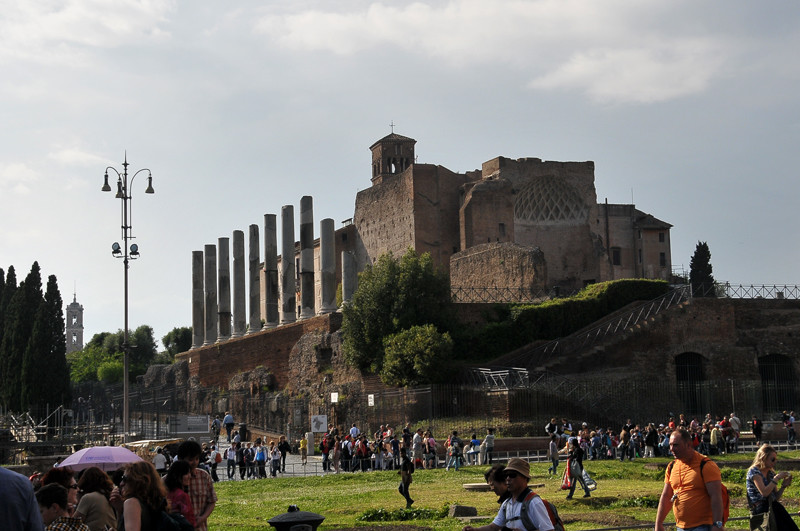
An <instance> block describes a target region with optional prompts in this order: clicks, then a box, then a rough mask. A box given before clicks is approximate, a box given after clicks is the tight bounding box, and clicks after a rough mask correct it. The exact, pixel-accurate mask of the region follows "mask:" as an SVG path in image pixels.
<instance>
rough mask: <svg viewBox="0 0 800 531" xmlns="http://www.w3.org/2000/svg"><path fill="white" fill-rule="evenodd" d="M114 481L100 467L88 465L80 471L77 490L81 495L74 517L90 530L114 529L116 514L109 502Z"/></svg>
mask: <svg viewBox="0 0 800 531" xmlns="http://www.w3.org/2000/svg"><path fill="white" fill-rule="evenodd" d="M113 490H114V483H112V482H111V478H110V477H108V474H106V473H105V472H103V470H102V469H101V468H100V467H96V466H93V467H90V468H87V469H86V470H84V471H83V472H82V473H81V478H80V479H79V480H78V492H79V494H80V495H81V496H80V500H79V501H78V507H77V509H75V517H76V518H80V519H81V520H83V523H84V524H86V525H88V526H89V529H90V530H91V531H106V530H107V529H116V527H117V515H116V514H115V513H114V508H113V507H112V506H111V502H109V500H108V499H109V497H110V496H111V491H113Z"/></svg>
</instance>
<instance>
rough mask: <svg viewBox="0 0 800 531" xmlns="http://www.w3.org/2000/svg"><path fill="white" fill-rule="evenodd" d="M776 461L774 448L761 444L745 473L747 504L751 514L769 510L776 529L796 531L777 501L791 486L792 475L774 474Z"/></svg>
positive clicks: (776, 455) (776, 456)
mask: <svg viewBox="0 0 800 531" xmlns="http://www.w3.org/2000/svg"><path fill="white" fill-rule="evenodd" d="M777 461H778V452H777V451H776V450H775V448H773V447H772V446H770V445H768V444H762V445H761V447H760V448H759V449H758V452H756V457H755V459H753V464H752V465H751V466H750V469H749V470H748V471H747V503H748V505H749V506H750V513H751V514H753V515H756V514H762V513H766V512H767V511H770V510H771V511H772V513H773V515H774V516H775V521H776V522H777V524H778V527H777V528H778V529H781V530H794V531H797V525H796V524H795V523H794V521H793V520H792V517H791V516H789V513H787V512H786V509H785V508H784V507H783V505H781V504H780V502H779V501H778V500H779V499H780V497H781V495H782V494H783V491H784V490H785V489H786V487H788V486H789V485H791V484H792V475H791V474H789V473H788V472H779V473H777V474H776V473H775V463H776V462H777ZM778 482H780V486H778Z"/></svg>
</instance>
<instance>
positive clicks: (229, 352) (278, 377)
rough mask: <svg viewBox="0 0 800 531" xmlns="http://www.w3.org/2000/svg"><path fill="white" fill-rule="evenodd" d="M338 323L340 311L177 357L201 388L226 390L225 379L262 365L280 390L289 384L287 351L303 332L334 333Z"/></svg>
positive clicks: (340, 320) (340, 315)
mask: <svg viewBox="0 0 800 531" xmlns="http://www.w3.org/2000/svg"><path fill="white" fill-rule="evenodd" d="M341 322H342V314H340V313H332V314H328V315H322V316H319V317H313V318H311V319H306V320H304V321H298V322H297V323H294V324H290V325H283V326H279V327H278V328H274V329H272V330H265V331H261V332H256V333H254V334H251V335H248V336H245V337H241V338H237V339H231V340H229V341H226V342H224V343H218V344H216V345H210V346H207V347H201V348H198V349H194V350H189V351H187V352H184V353H182V354H178V355H177V356H176V358H177V359H185V360H186V361H187V362H188V364H189V376H190V377H197V378H199V382H200V385H202V386H204V387H219V388H223V389H227V388H228V382H229V381H230V379H231V378H232V377H233V376H235V375H236V374H237V373H240V372H244V371H249V370H252V369H255V368H256V367H258V366H263V367H265V368H266V369H267V370H268V371H269V372H271V373H272V374H273V375H274V378H275V384H276V387H277V388H278V389H283V388H284V387H286V385H287V383H288V363H289V353H290V352H291V350H292V347H294V346H295V344H296V343H297V342H298V341H299V340H300V338H301V337H302V336H303V334H307V333H311V332H329V333H330V332H335V331H336V330H338V329H339V328H340V327H341Z"/></svg>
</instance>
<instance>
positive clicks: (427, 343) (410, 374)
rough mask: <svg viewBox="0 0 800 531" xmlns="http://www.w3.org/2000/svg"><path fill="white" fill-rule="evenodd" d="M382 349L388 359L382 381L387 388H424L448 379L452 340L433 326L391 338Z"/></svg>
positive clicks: (421, 327)
mask: <svg viewBox="0 0 800 531" xmlns="http://www.w3.org/2000/svg"><path fill="white" fill-rule="evenodd" d="M383 346H384V350H385V352H386V357H385V358H384V361H383V369H382V370H381V380H382V381H383V383H385V384H386V385H396V386H409V385H421V384H427V383H436V382H441V381H443V380H444V379H445V378H447V377H448V374H447V372H446V370H445V369H446V368H447V362H448V360H450V359H451V358H452V354H453V340H452V339H451V338H450V334H448V333H447V332H445V333H444V334H440V333H439V332H438V331H437V330H436V327H435V326H433V325H431V324H427V325H423V326H412V327H411V328H409V329H408V330H403V331H401V332H398V333H396V334H392V335H391V336H388V337H386V338H385V339H384V341H383Z"/></svg>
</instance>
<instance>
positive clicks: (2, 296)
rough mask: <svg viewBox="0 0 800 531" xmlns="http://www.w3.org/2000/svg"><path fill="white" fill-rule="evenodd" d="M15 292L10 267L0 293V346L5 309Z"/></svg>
mask: <svg viewBox="0 0 800 531" xmlns="http://www.w3.org/2000/svg"><path fill="white" fill-rule="evenodd" d="M15 291H17V274H16V272H15V270H14V266H13V265H12V266H9V268H8V275H6V277H5V279H4V281H3V292H2V293H0V346H2V344H3V335H4V333H5V322H6V309H7V308H8V305H9V303H10V302H11V297H13V296H14V292H15ZM4 366H5V365H4V362H3V357H2V351H0V371H2V370H3V367H4ZM4 381H5V373H0V386H1V385H2V384H3V382H4Z"/></svg>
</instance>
